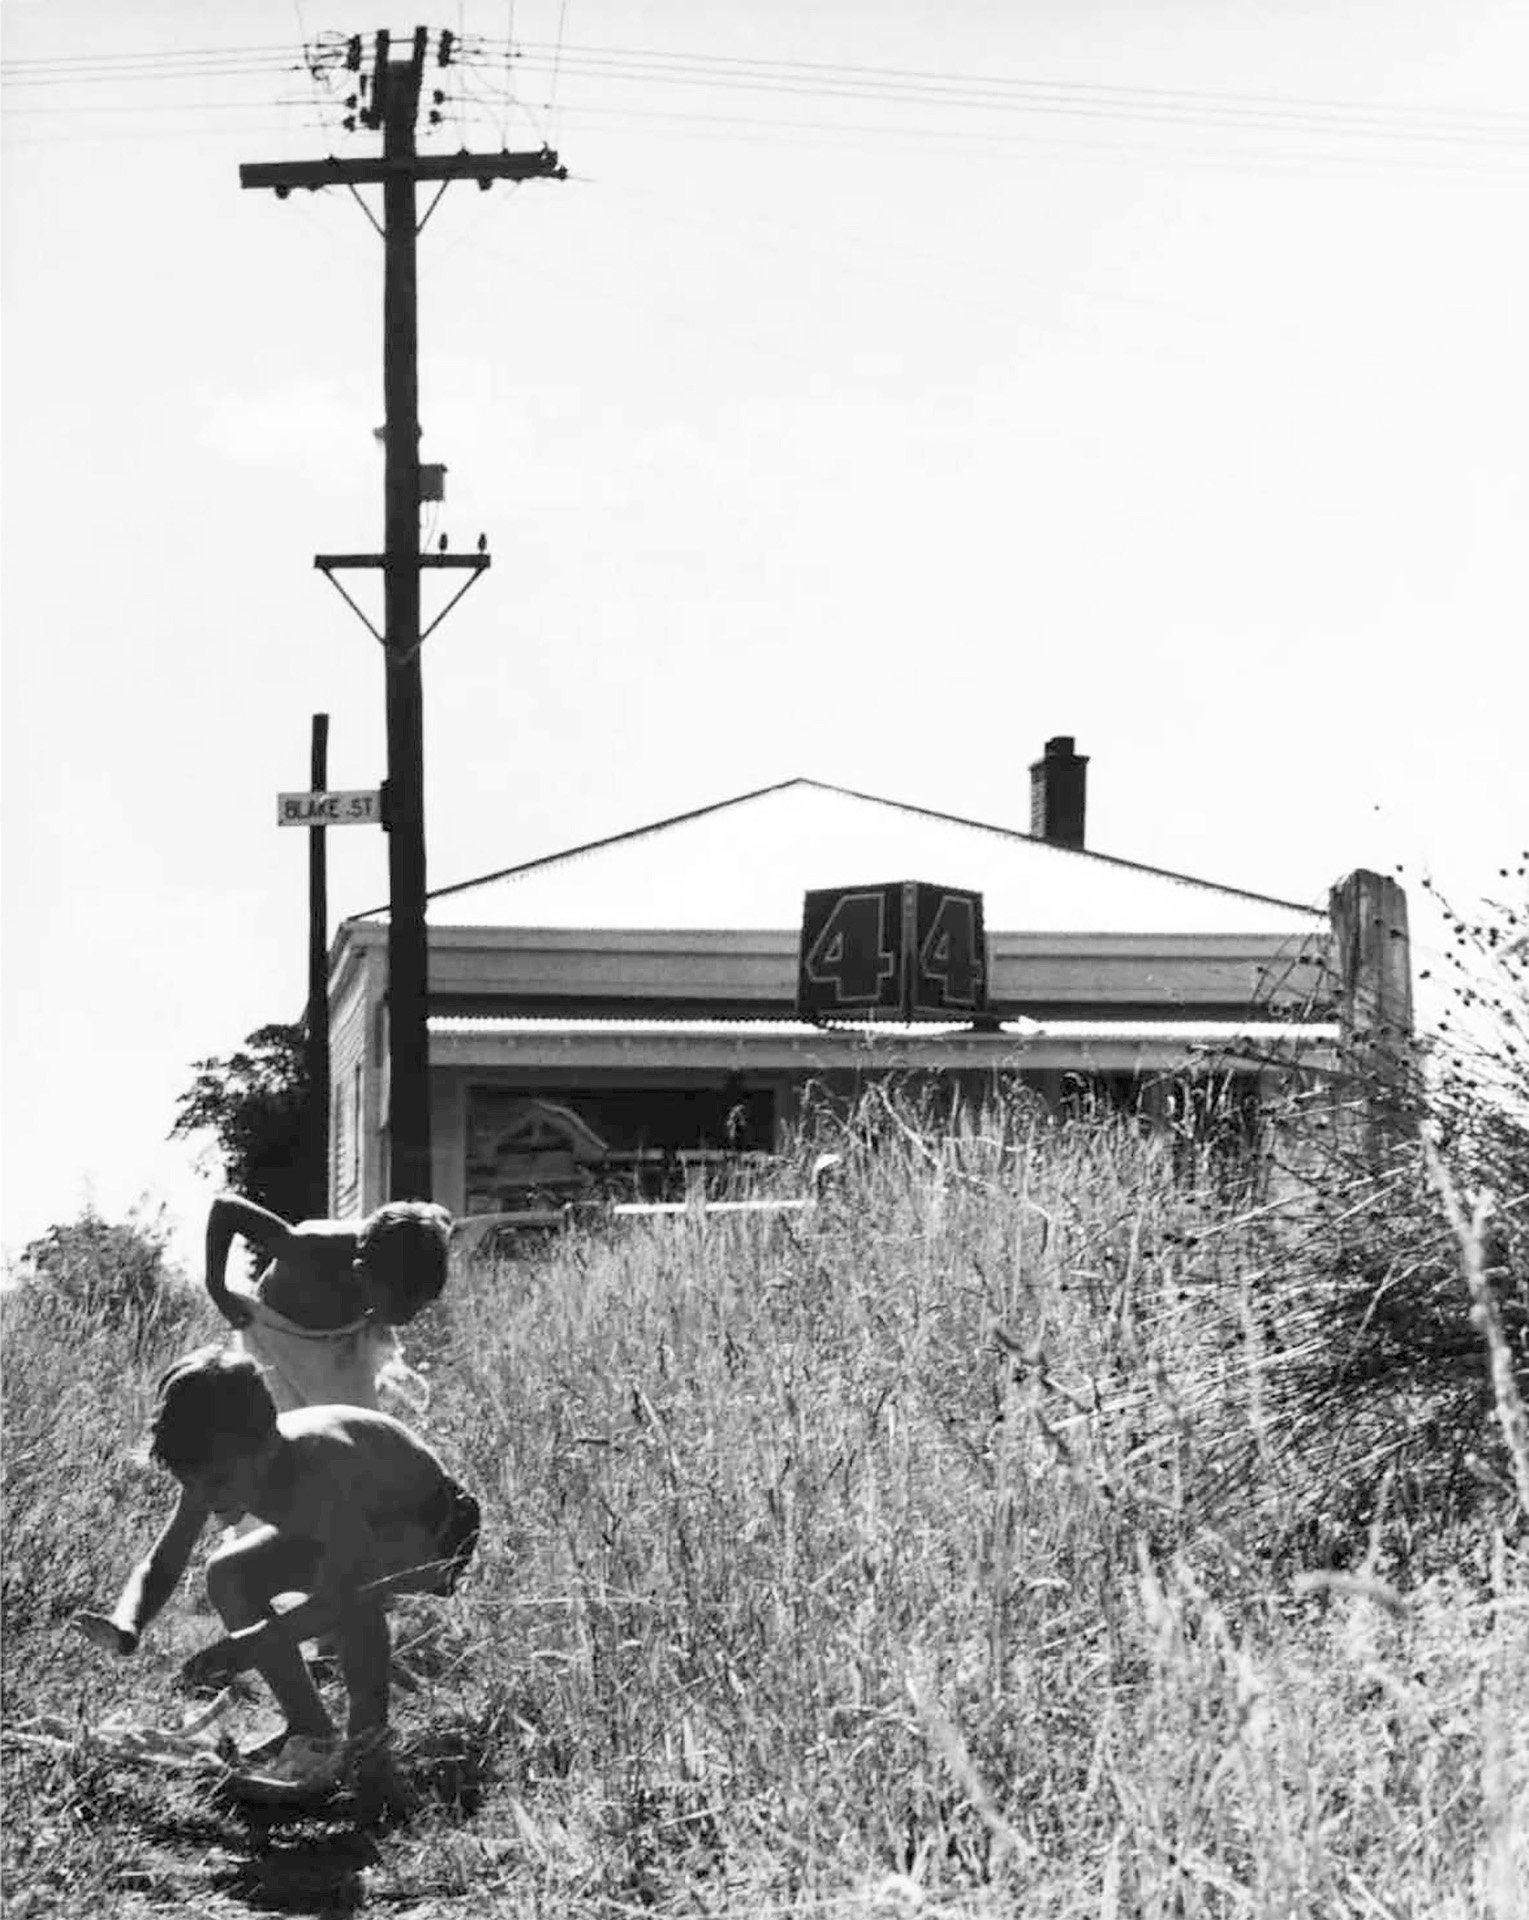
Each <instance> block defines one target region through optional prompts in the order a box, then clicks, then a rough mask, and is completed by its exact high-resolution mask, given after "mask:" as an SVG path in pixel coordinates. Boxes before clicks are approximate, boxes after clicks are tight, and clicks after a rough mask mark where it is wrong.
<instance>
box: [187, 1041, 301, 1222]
mask: <svg viewBox="0 0 1529 1920" xmlns="http://www.w3.org/2000/svg"><path fill="white" fill-rule="evenodd" d="M193 1071H194V1072H195V1074H196V1078H195V1079H194V1080H193V1081H192V1083H191V1085H190V1087H189V1088H188V1089H187V1090H186V1092H185V1093H183V1094H182V1095H181V1097H180V1102H179V1105H178V1108H177V1111H176V1116H175V1124H174V1126H173V1127H172V1128H171V1129H170V1136H171V1138H172V1139H175V1138H183V1137H185V1136H187V1135H191V1134H198V1133H211V1134H212V1135H213V1136H214V1137H215V1138H216V1140H217V1143H218V1154H219V1158H220V1159H221V1161H222V1163H223V1177H224V1179H225V1181H226V1182H227V1183H228V1185H229V1186H230V1187H232V1188H233V1189H234V1190H235V1191H237V1192H239V1193H242V1194H245V1195H246V1196H247V1197H248V1198H249V1199H251V1200H255V1201H258V1202H259V1204H260V1205H261V1206H263V1207H269V1208H270V1209H271V1211H272V1212H273V1213H279V1214H280V1215H281V1216H282V1217H283V1219H286V1220H299V1219H302V1218H303V1217H304V1216H305V1215H307V1214H308V1213H309V1211H310V1196H309V1192H308V1170H307V1166H306V1161H305V1154H304V1125H305V1114H306V1110H307V1098H308V1076H307V1071H306V1067H305V1063H304V1059H303V1029H302V1026H301V1024H300V1023H297V1024H293V1025H290V1026H289V1025H283V1024H281V1023H273V1024H271V1025H269V1026H264V1027H257V1028H256V1029H255V1031H254V1032H253V1033H251V1034H248V1035H246V1037H245V1041H244V1044H243V1046H242V1047H241V1048H239V1050H238V1051H237V1052H235V1053H231V1054H230V1055H229V1056H228V1058H227V1059H226V1060H220V1059H210V1060H198V1061H196V1062H194V1063H193Z"/></svg>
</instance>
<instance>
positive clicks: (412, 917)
mask: <svg viewBox="0 0 1529 1920" xmlns="http://www.w3.org/2000/svg"><path fill="white" fill-rule="evenodd" d="M429 38H430V36H429V33H428V31H427V30H426V29H425V28H424V27H416V28H415V30H414V39H413V44H412V46H411V48H410V50H409V53H408V54H407V56H405V57H403V58H400V59H394V58H393V57H392V52H391V46H390V41H389V36H388V34H387V33H386V32H379V33H378V34H377V35H376V37H375V60H374V63H373V68H372V79H371V101H370V104H369V106H367V107H366V108H365V109H364V110H363V111H362V112H361V114H360V116H359V117H360V120H361V122H362V124H363V125H365V126H367V127H368V128H371V129H373V130H374V131H376V130H380V131H381V134H382V154H381V156H380V158H370V159H361V160H300V161H291V162H284V161H275V162H269V163H267V162H261V163H257V164H255V165H248V166H241V167H240V169H239V184H240V186H241V187H269V188H271V189H273V190H274V192H275V193H276V195H277V197H278V198H280V199H285V198H286V197H287V195H288V194H289V193H291V192H292V190H293V189H294V188H302V189H306V190H309V191H314V190H317V189H318V188H320V187H330V186H344V187H350V188H352V189H354V188H357V187H360V186H365V185H374V186H375V185H380V186H381V188H382V227H381V233H382V242H383V293H382V341H383V345H382V355H383V360H382V387H383V400H384V412H385V419H386V426H385V429H384V431H385V436H386V448H387V460H386V474H385V478H384V483H383V497H384V530H383V551H382V553H381V554H319V555H317V556H316V557H315V560H314V565H315V566H316V567H318V568H320V569H321V570H322V571H323V572H324V573H325V574H326V575H327V576H328V578H329V580H330V582H331V583H332V584H333V585H334V586H336V587H337V588H338V589H339V591H340V593H341V594H342V595H344V597H345V599H346V600H347V601H348V602H349V604H350V605H351V607H352V609H353V610H354V611H355V612H356V613H357V614H358V615H359V616H360V618H361V619H362V620H363V622H364V623H365V624H366V625H367V627H368V628H370V630H371V632H372V633H373V634H374V635H375V636H376V638H377V639H379V640H380V641H381V642H382V644H383V649H384V657H385V661H386V673H387V750H388V771H387V807H386V814H385V818H384V823H383V824H384V826H385V827H386V828H387V831H388V1066H389V1114H388V1138H389V1142H390V1165H389V1170H388V1193H389V1197H390V1198H392V1199H395V1200H404V1199H421V1200H428V1199H429V1198H430V1197H431V1185H432V1181H431V1163H430V1073H429V1069H430V1041H429V950H428V944H427V934H426V924H425V903H426V886H425V804H424V700H423V686H422V681H421V675H420V660H419V655H420V645H421V642H422V641H423V640H424V639H425V638H426V637H427V636H428V634H429V633H430V632H431V631H433V629H434V627H435V626H436V625H438V624H439V621H440V619H442V618H444V612H443V613H442V614H441V615H438V616H437V618H436V620H435V621H432V623H431V626H430V627H428V628H426V629H425V631H424V632H423V633H421V631H420V573H421V570H422V569H423V568H425V567H447V568H462V569H465V570H466V571H467V579H466V580H465V581H464V582H463V584H462V587H461V588H460V589H459V590H458V592H457V594H456V595H455V596H454V597H453V599H452V600H451V601H450V602H449V603H448V606H447V608H446V609H445V610H444V611H445V612H449V611H450V608H451V607H452V606H455V604H456V601H457V600H458V599H460V598H461V596H462V594H463V593H465V592H466V590H467V588H468V587H469V586H471V585H472V583H473V581H474V580H475V579H476V578H477V576H478V575H479V574H480V573H481V572H482V571H483V570H484V568H486V567H487V566H488V564H489V556H488V555H487V553H477V554H461V555H458V554H451V555H447V554H445V553H438V554H422V553H421V552H420V550H419V507H420V461H419V330H418V300H417V292H416V277H415V254H416V241H417V239H418V235H419V228H420V224H421V223H420V221H419V220H418V218H417V214H416V203H415V193H416V188H417V186H418V184H419V183H420V182H421V181H438V182H439V183H440V186H439V192H438V194H437V198H438V197H439V193H444V191H445V190H446V187H447V185H449V183H450V182H451V181H453V180H475V181H477V183H478V185H479V186H480V187H484V188H487V187H488V186H490V185H491V184H492V183H493V182H494V181H495V180H531V179H557V180H560V179H563V178H564V177H565V169H564V168H562V167H560V166H559V165H558V158H557V155H556V154H555V153H553V152H552V151H551V150H550V149H549V148H546V147H543V148H541V149H540V150H539V151H537V152H535V153H508V152H504V153H484V154H476V153H465V152H464V153H451V154H421V153H419V152H418V150H417V148H416V144H415V123H416V120H417V118H418V114H419V101H420V89H421V83H422V80H423V77H424V67H425V56H426V53H427V51H428V46H429ZM352 47H353V52H354V59H353V62H352V64H354V65H356V66H357V67H359V65H360V43H359V42H353V43H352ZM450 50H451V40H450V36H449V35H447V34H442V35H441V36H440V39H439V58H440V61H441V64H442V65H445V64H446V63H447V62H448V60H449V58H450ZM433 204H434V203H433V202H432V207H433ZM426 217H427V218H428V217H429V215H428V211H427V214H426ZM374 224H375V222H374ZM357 567H365V568H380V569H381V572H382V581H383V630H382V632H381V633H377V630H376V628H375V627H374V626H372V623H371V622H370V621H369V620H367V618H366V615H365V614H364V613H362V612H361V609H360V608H359V606H357V605H356V602H355V601H354V600H352V599H351V597H350V595H349V594H348V593H346V592H345V589H344V587H343V586H341V585H340V583H339V581H338V580H337V579H336V578H335V575H336V573H337V572H340V571H344V570H346V569H349V568H357Z"/></svg>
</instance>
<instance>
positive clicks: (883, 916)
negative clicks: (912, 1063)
mask: <svg viewBox="0 0 1529 1920" xmlns="http://www.w3.org/2000/svg"><path fill="white" fill-rule="evenodd" d="M986 1007H987V952H986V947H985V945H984V942H983V931H982V895H981V894H980V893H973V892H970V891H968V890H966V889H963V888H959V887H934V886H928V885H926V884H925V883H924V882H922V881H917V880H895V881H891V882H889V883H886V884H884V885H881V886H866V887H823V888H818V889H815V890H814V891H812V892H809V893H808V894H807V896H806V899H805V901H804V903H803V908H802V945H801V965H800V968H799V971H798V977H797V1009H798V1011H799V1012H800V1013H801V1014H802V1015H803V1016H804V1017H805V1018H807V1019H812V1020H821V1019H830V1018H834V1017H838V1018H840V1019H844V1018H854V1017H856V1016H861V1017H874V1016H876V1015H878V1014H880V1015H884V1016H885V1015H889V1016H892V1017H894V1018H901V1019H904V1020H910V1019H913V1018H915V1017H916V1016H918V1015H920V1014H930V1015H935V1016H939V1017H942V1018H945V1019H949V1018H950V1017H951V1016H952V1015H956V1016H959V1015H963V1014H978V1013H982V1012H984V1011H985V1010H986Z"/></svg>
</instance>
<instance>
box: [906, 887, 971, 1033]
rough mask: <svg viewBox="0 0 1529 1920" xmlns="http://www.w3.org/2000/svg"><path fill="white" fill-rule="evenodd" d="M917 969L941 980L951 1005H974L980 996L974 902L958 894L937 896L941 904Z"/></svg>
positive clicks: (927, 934)
mask: <svg viewBox="0 0 1529 1920" xmlns="http://www.w3.org/2000/svg"><path fill="white" fill-rule="evenodd" d="M918 964H919V968H920V971H921V972H923V973H924V974H926V975H927V976H928V978H929V979H931V980H937V981H938V982H939V983H940V988H941V992H942V995H943V998H944V999H945V1000H946V1002H947V1003H948V1004H949V1005H950V1006H953V1007H975V1006H976V1005H977V1002H978V999H979V998H980V993H979V989H980V988H981V986H982V975H983V971H984V969H983V964H982V954H981V952H980V951H979V949H978V941H977V913H976V908H975V905H974V903H973V902H972V901H971V900H970V899H968V898H966V897H965V896H963V895H962V894H959V893H946V894H942V895H941V896H940V904H939V907H938V908H937V909H936V912H935V916H934V919H933V920H932V921H931V922H930V923H929V931H928V933H926V934H925V935H924V944H923V946H922V947H921V948H920V949H919V956H918Z"/></svg>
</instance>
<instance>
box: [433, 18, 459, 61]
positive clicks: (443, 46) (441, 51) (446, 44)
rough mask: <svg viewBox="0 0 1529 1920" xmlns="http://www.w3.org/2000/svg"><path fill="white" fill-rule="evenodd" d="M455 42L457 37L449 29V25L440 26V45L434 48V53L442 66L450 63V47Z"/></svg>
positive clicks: (451, 47) (453, 45) (454, 44)
mask: <svg viewBox="0 0 1529 1920" xmlns="http://www.w3.org/2000/svg"><path fill="white" fill-rule="evenodd" d="M456 43H457V37H456V35H455V34H454V33H453V32H452V31H451V29H450V27H442V29H441V40H440V45H439V47H438V48H437V49H436V55H435V57H436V61H437V62H438V64H439V65H441V66H443V67H449V66H450V65H451V54H452V49H453V48H454V47H455V46H456Z"/></svg>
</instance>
